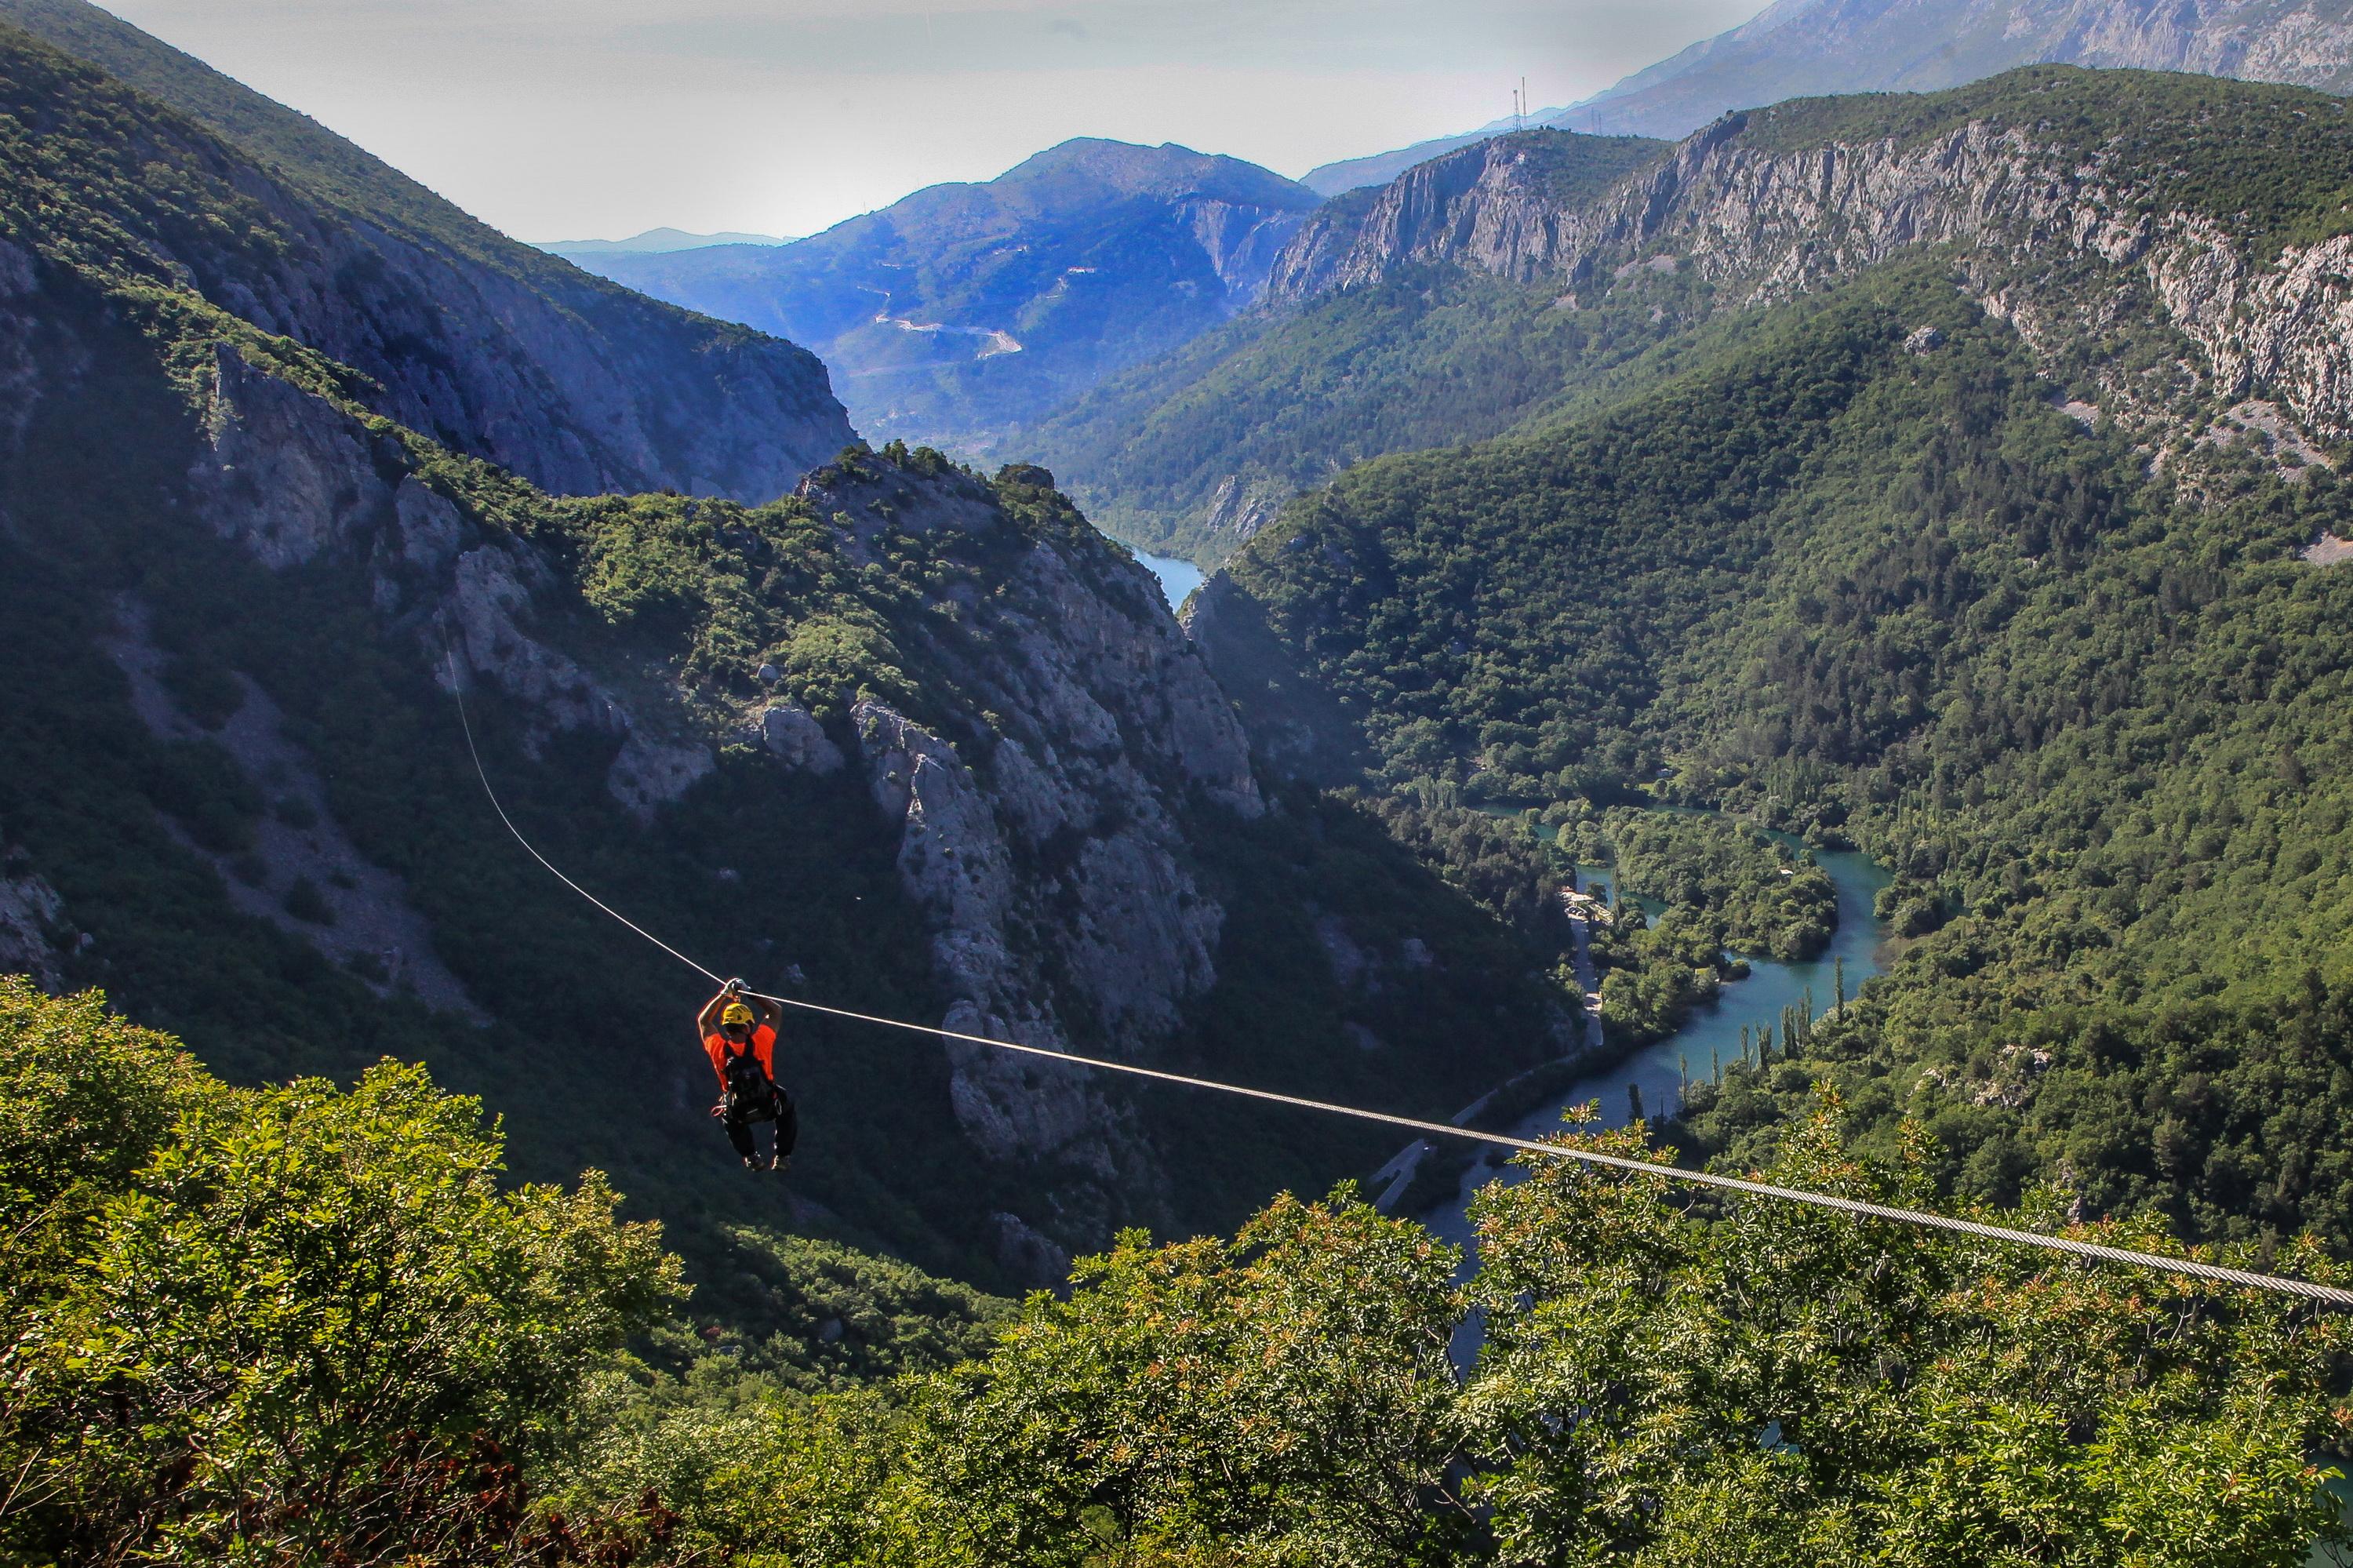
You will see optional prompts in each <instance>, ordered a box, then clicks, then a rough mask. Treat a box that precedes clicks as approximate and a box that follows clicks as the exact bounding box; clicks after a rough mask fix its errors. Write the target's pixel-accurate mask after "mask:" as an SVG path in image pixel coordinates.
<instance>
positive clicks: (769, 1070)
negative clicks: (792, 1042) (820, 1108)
mask: <svg viewBox="0 0 2353 1568" xmlns="http://www.w3.org/2000/svg"><path fill="white" fill-rule="evenodd" d="M784 1016H785V1010H784V1009H783V1008H781V1007H778V1006H777V1005H776V1003H775V1002H773V1001H769V1000H768V999H767V998H766V997H764V996H754V995H753V994H752V993H750V992H749V991H745V990H744V982H743V981H742V980H729V981H728V982H727V983H726V984H725V985H723V986H722V987H720V989H719V994H718V995H717V996H714V997H712V999H711V1000H710V1001H707V1002H704V1003H703V1004H702V1012H700V1013H698V1014H696V1016H695V1020H694V1029H695V1033H697V1034H699V1035H700V1036H702V1049H703V1051H704V1052H705V1054H708V1055H709V1056H710V1057H711V1070H712V1072H714V1073H716V1074H718V1075H719V1103H718V1104H717V1105H715V1106H712V1107H711V1114H712V1117H714V1118H717V1119H718V1121H719V1123H720V1125H721V1126H723V1127H724V1128H726V1129H727V1141H728V1142H729V1143H732V1144H733V1145H734V1146H735V1152H736V1153H737V1154H739V1155H741V1156H743V1159H744V1170H746V1171H782V1170H784V1169H786V1167H787V1166H789V1165H790V1164H792V1162H793V1144H794V1143H795V1141H796V1140H797V1138H798V1136H799V1132H800V1127H799V1118H798V1117H797V1115H796V1114H795V1113H794V1110H793V1102H792V1101H791V1100H790V1099H789V1098H787V1097H786V1094H785V1091H784V1090H782V1089H780V1088H778V1087H777V1086H776V1025H777V1024H778V1023H779V1022H782V1021H783V1019H784ZM755 1121H773V1122H775V1123H776V1144H775V1151H774V1152H773V1153H771V1154H770V1155H769V1156H768V1157H767V1158H766V1159H765V1160H763V1159H761V1158H760V1157H759V1155H758V1154H756V1153H755V1152H754V1150H753V1146H752V1124H753V1123H754V1122H755Z"/></svg>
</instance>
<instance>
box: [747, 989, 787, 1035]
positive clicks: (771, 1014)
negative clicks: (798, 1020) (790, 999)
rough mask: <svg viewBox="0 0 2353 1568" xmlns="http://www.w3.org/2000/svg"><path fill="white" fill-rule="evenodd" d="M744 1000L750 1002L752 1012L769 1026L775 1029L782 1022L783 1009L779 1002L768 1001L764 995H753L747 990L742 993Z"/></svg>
mask: <svg viewBox="0 0 2353 1568" xmlns="http://www.w3.org/2000/svg"><path fill="white" fill-rule="evenodd" d="M744 1001H747V1002H750V1003H751V1004H752V1012H754V1014H755V1015H756V1016H757V1017H758V1018H759V1020H760V1022H763V1023H765V1024H766V1025H767V1026H768V1027H769V1028H771V1029H776V1028H778V1027H780V1026H781V1025H782V1024H783V1023H784V1022H785V1010H784V1008H783V1007H782V1006H780V1005H779V1004H777V1003H776V1002H773V1001H769V1000H768V999H767V998H766V997H765V996H755V995H754V994H753V993H752V992H750V991H745V992H744Z"/></svg>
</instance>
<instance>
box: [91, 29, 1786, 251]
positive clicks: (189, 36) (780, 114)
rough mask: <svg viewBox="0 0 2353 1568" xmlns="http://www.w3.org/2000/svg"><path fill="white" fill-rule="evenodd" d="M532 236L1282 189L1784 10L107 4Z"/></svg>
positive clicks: (803, 230) (1599, 83) (812, 222)
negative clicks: (1023, 199)
mask: <svg viewBox="0 0 2353 1568" xmlns="http://www.w3.org/2000/svg"><path fill="white" fill-rule="evenodd" d="M105 3H106V4H107V5H108V8H109V9H111V10H113V11H114V12H116V13H117V14H118V15H120V16H123V17H125V18H127V19H128V20H130V21H132V22H134V23H136V24H137V25H139V26H142V27H144V28H146V29H147V30H148V31H149V32H152V33H153V34H155V35H157V36H158V37H162V38H164V39H165V40H166V41H168V42H170V43H173V44H175V45H177V46H178V47H179V48H184V49H185V50H187V51H188V52H190V53H191V54H194V55H196V56H198V57H200V58H203V59H205V60H206V61H207V62H209V63H210V64H212V65H214V66H216V67H217V68H218V69H222V70H225V71H227V72H228V73H229V74H230V75H231V76H234V77H236V78H237V79H239V80H241V81H244V82H246V83H247V84H248V85H249V86H252V87H255V88H258V89H259V90H262V91H263V92H266V93H268V94H269V95H270V96H271V97H273V98H276V99H278V100H280V101H283V102H286V103H290V104H292V105H294V106H295V107H296V108H298V109H301V110H303V111H306V112H308V113H310V114H311V115H313V116H315V117H316V118H318V119H319V120H321V121H322V122H325V123H326V124H328V125H330V126H332V128H334V129H335V130H337V131H340V132H343V134H344V135H346V136H349V137H351V138H352V139H353V141H355V142H358V143H360V144H361V145H362V146H364V147H366V148H367V149H368V150H369V151H371V152H373V153H375V154H378V155H379V156H381V157H384V158H385V159H386V160H388V161H389V162H391V163H393V164H396V165H398V166H399V167H400V168H401V169H403V170H405V171H406V172H407V173H408V174H410V175H415V176H416V177H417V178H418V179H421V180H423V181H424V182H425V183H426V184H427V185H431V186H433V187H434V188H435V189H436V190H438V191H439V192H441V193H442V194H443V195H445V196H448V197H449V198H451V199H452V200H454V201H456V202H458V203H459V205H460V206H462V207H466V208H468V209H469V210H470V211H471V212H473V213H475V214H477V215H478V216H480V217H483V218H485V219H487V220H488V221H490V222H491V223H493V224H495V225H497V226H498V227H499V228H503V229H505V230H506V231H507V232H509V233H510V234H513V235H517V236H519V237H521V238H526V239H556V238H615V237H618V236H621V235H626V234H631V233H635V232H637V231H638V230H639V229H644V228H653V227H655V226H657V225H661V224H669V225H673V226H675V227H677V228H689V229H695V230H699V231H709V230H713V229H750V230H754V231H760V232H767V233H783V234H807V233H812V232H814V231H816V230H817V229H819V228H824V227H825V226H827V225H828V224H830V223H834V222H837V221H839V219H841V218H844V217H849V216H851V215H852V214H855V213H859V212H863V211H866V210H868V209H870V208H872V207H881V206H883V205H886V204H888V203H890V202H892V201H895V200H897V199H898V198H899V197H900V196H904V195H906V194H907V193H908V192H909V191H911V190H914V189H917V188H918V187H920V186H923V185H930V184H933V183H934V182H936V181H940V180H970V179H987V178H989V177H991V176H993V175H998V174H1001V173H1003V172H1004V171H1005V170H1006V169H1008V168H1009V167H1010V166H1012V165H1013V164H1017V163H1018V162H1020V160H1021V159H1023V158H1024V157H1027V156H1028V155H1029V154H1031V153H1034V152H1036V151H1038V150H1039V148H1042V147H1048V146H1051V145H1052V144H1053V143H1057V142H1060V141H1062V140H1063V139H1065V138H1067V137H1071V136H1082V135H1089V136H1113V137H1117V138H1119V139H1121V140H1123V141H1130V142H1145V143H1159V142H1180V143H1184V144H1186V145H1187V146H1190V147H1195V148H1198V149H1200V150H1201V151H1203V152H1212V153H1230V154H1234V155H1236V156H1238V157H1243V158H1249V159H1251V160H1252V161H1254V162H1257V163H1261V164H1266V165H1268V166H1269V167H1271V168H1273V169H1277V170H1279V171H1281V172H1282V173H1283V174H1286V175H1300V174H1303V173H1305V172H1306V171H1307V170H1308V169H1309V168H1310V167H1312V166H1314V164H1321V163H1326V162H1329V161H1332V160H1334V159H1337V158H1346V157H1354V156H1356V155H1358V154H1366V153H1377V152H1382V151H1386V150H1387V149H1388V148H1392V147H1398V146H1403V145H1405V144H1406V143H1410V142H1415V141H1419V140H1421V139H1423V138H1426V137H1430V136H1440V135H1446V134H1450V133H1452V132H1461V131H1466V130H1470V129H1472V128H1474V127H1476V126H1479V125H1482V124H1484V123H1485V122H1489V121H1492V120H1495V119H1498V118H1500V117H1503V116H1504V115H1507V114H1509V113H1510V112H1511V107H1512V104H1511V91H1512V88H1513V87H1514V85H1515V84H1516V82H1517V80H1518V79H1519V78H1520V77H1521V76H1522V75H1525V76H1526V78H1527V79H1528V88H1529V93H1530V96H1531V97H1532V98H1533V99H1534V100H1535V103H1536V104H1537V105H1539V106H1542V105H1548V104H1562V103H1567V102H1569V101H1573V100H1575V99H1577V98H1581V97H1583V96H1585V95H1586V94H1588V93H1590V92H1592V91H1594V90H1597V89H1599V88H1602V87H1606V86H1608V85H1609V83H1610V82H1612V81H1615V80H1616V79H1618V78H1620V76H1623V75H1625V74H1626V73H1627V72H1629V71H1632V70H1637V69H1641V67H1643V66H1645V65H1648V64H1650V63H1651V62H1652V61H1654V60H1657V59H1661V58H1664V57H1666V56H1667V55H1669V54H1672V53H1673V52H1674V51H1675V50H1677V49H1679V48H1683V46H1684V45H1686V44H1689V43H1692V42H1694V40H1696V39H1699V38H1702V37H1707V36H1708V35H1710V34H1712V33H1715V32H1720V31H1722V30H1723V29H1724V28H1725V27H1727V26H1733V25H1734V24H1736V23H1737V22H1739V21H1741V20H1743V19H1744V18H1746V16H1749V15H1751V14H1753V13H1754V12H1755V11H1757V9H1759V8H1760V6H1761V4H1762V0H1062V3H1059V4H1056V3H1050V0H936V3H933V4H923V3H920V0H865V3H862V4H861V3H859V0H671V3H670V4H666V5H665V4H658V3H657V0H105Z"/></svg>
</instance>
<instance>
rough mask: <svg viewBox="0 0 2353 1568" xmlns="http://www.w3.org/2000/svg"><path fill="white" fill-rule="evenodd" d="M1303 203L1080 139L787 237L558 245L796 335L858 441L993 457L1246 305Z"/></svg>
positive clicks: (639, 283) (1168, 160) (1179, 151)
mask: <svg viewBox="0 0 2353 1568" xmlns="http://www.w3.org/2000/svg"><path fill="white" fill-rule="evenodd" d="M1319 199H1320V198H1319V197H1318V196H1316V195H1315V193H1314V192H1313V191H1311V190H1308V189H1307V188H1306V187H1304V186H1303V185H1294V184H1293V183H1292V182H1291V181H1289V180H1286V179H1284V178H1282V176H1281V175H1275V174H1272V173H1271V172H1269V171H1268V170H1265V169H1261V168H1260V167H1259V166H1258V165H1257V164H1249V163H1244V162H1242V161H1241V160H1240V159H1239V158H1226V157H1215V156H1209V155H1206V154H1200V153H1196V152H1193V151H1192V150H1191V149H1189V148H1186V147H1179V146H1176V145H1174V144H1173V143H1172V144H1169V145H1166V146H1160V147H1140V146H1134V145H1130V144H1129V143H1124V142H1112V141H1105V140H1103V139H1101V138H1095V137H1081V138H1077V139H1075V140H1072V141H1070V142H1066V143H1062V144H1061V145H1060V146H1057V147H1050V148H1048V149H1047V150H1046V151H1045V152H1042V153H1039V154H1037V155H1036V156H1035V157H1031V158H1029V159H1026V160H1024V161H1023V162H1022V163H1020V164H1017V165H1016V166H1015V167H1013V168H1011V169H1008V171H1006V172H1005V173H1004V174H1002V175H998V176H997V178H996V179H993V180H987V181H984V182H979V183H973V184H963V183H958V184H950V185H933V186H930V187H928V188H926V189H924V190H920V191H917V192H915V193H914V194H913V195H912V196H906V197H904V198H902V200H899V201H896V202H893V203H892V205H891V206H889V207H884V208H882V209H881V211H879V212H871V213H867V214H864V215H862V216H860V217H853V218H850V219H849V220H847V221H846V222H843V223H839V224H836V225H835V226H834V227H833V228H828V229H827V230H826V231H825V232H824V233H822V234H817V235H812V236H810V237H809V238H806V239H801V240H797V241H795V242H794V243H792V244H789V245H782V246H748V245H730V246H714V247H710V248H706V249H697V250H688V251H678V252H673V253H670V254H668V255H613V254H606V253H594V254H592V253H589V252H586V251H580V252H572V253H570V254H572V256H573V259H574V260H577V261H578V262H580V264H581V265H582V266H585V267H587V268H589V269H590V270H593V271H596V272H598V273H601V274H603V275H604V276H606V277H608V278H614V279H617V280H618V281H621V282H624V283H627V284H628V285H629V286H630V287H632V288H636V289H641V290H643V291H646V292H647V293H649V294H651V295H653V296H655V297H656V298H658V299H663V300H670V301H672V302H676V303H679V304H682V305H686V306H688V307H690V308H691V309H694V310H697V311H702V312H703V313H707V314H710V315H712V316H717V317H720V318H722V319H723V320H727V321H733V322H743V323H748V324H749V325H751V326H754V327H757V328H759V329H761V330H762V331H765V332H773V333H776V334H779V335H782V336H787V337H790V338H793V339H794V340H796V341H797V342H801V343H807V344H811V345H812V346H814V347H815V348H816V349H817V350H818V352H819V353H820V354H822V355H824V356H825V359H826V363H827V364H828V365H829V366H833V368H834V370H835V372H836V374H837V376H839V381H840V387H841V393H842V397H843V398H844V400H845V401H847V402H848V403H849V408H850V412H851V415H852V417H853V418H855V419H856V420H857V422H858V427H859V429H862V430H864V431H866V432H868V433H869V434H870V435H872V436H873V437H874V438H875V439H877V440H881V439H882V438H884V437H892V438H901V439H904V440H911V441H926V442H931V443H934V444H936V445H940V446H945V447H948V448H950V449H951V450H958V451H965V452H975V453H986V454H990V455H992V456H998V455H1003V456H1013V455H1020V451H1021V450H1023V447H1024V442H1023V441H1021V440H1011V442H1010V444H1009V445H1008V440H1009V439H1010V438H1012V437H1013V436H1014V432H1016V431H1018V430H1022V429H1024V428H1025V427H1027V426H1029V425H1030V424H1032V423H1034V422H1035V421H1036V420H1037V419H1038V418H1039V417H1040V416H1041V415H1043V414H1045V413H1047V412H1048V411H1049V410H1050V409H1052V408H1056V407H1058V406H1060V404H1062V403H1064V402H1067V401H1069V400H1070V399H1071V397H1074V396H1076V395H1077V394H1078V393H1080V392H1082V391H1083V390H1084V389H1085V388H1086V387H1090V386H1092V385H1093V384H1094V382H1096V381H1097V380H1099V379H1101V378H1102V377H1103V376H1105V375H1106V374H1109V373H1111V372H1113V371H1116V370H1118V369H1120V368H1122V367H1123V366H1128V365H1131V364H1134V362H1135V361H1137V360H1139V359H1146V358H1151V357H1153V356H1155V355H1161V354H1165V353H1166V352H1168V351H1169V350H1171V349H1174V348H1176V347H1178V346H1179V345H1181V344H1184V343H1186V342H1187V341H1188V340H1189V339H1191V338H1193V337H1195V336H1197V335H1198V334H1200V333H1203V332H1206V331H1208V330H1210V329H1212V328H1214V327H1216V326H1218V325H1219V324H1220V323H1224V322H1225V321H1226V320H1228V319H1229V317H1231V316H1233V315H1234V314H1235V313H1237V312H1240V311H1243V310H1246V309H1248V308H1249V307H1250V305H1251V304H1253V303H1255V302H1256V301H1257V299H1258V297H1259V295H1260V293H1261V291H1263V290H1264V288H1265V286H1266V277H1267V269H1268V268H1269V267H1270V266H1271V264H1272V263H1273V260H1274V258H1275V255H1276V253H1277V252H1278V251H1280V250H1281V249H1282V245H1283V242H1284V241H1285V240H1286V239H1288V238H1290V237H1291V236H1292V234H1293V232H1294V231H1296V230H1297V228H1298V227H1299V225H1300V222H1301V220H1302V218H1303V217H1304V216H1305V215H1306V213H1307V212H1308V211H1309V210H1310V209H1312V208H1314V207H1315V205H1316V203H1317V201H1318V200H1319Z"/></svg>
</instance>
